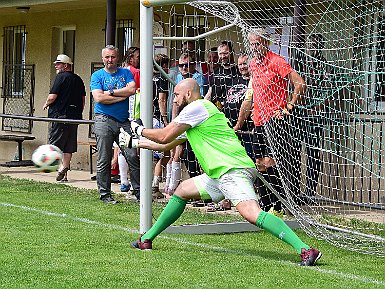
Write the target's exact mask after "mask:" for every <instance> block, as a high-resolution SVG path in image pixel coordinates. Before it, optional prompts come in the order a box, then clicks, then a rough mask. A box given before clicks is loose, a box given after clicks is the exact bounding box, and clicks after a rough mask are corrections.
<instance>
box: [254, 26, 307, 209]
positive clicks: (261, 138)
mask: <svg viewBox="0 0 385 289" xmlns="http://www.w3.org/2000/svg"><path fill="white" fill-rule="evenodd" d="M248 39H249V43H250V49H251V51H252V53H253V57H254V58H253V59H252V60H251V62H250V71H251V73H252V89H253V96H254V100H253V121H254V125H255V131H254V153H255V156H256V165H257V169H258V170H259V171H260V172H261V173H262V174H263V176H264V177H265V179H266V180H267V181H268V182H269V183H271V184H272V185H273V187H274V188H275V189H276V190H277V191H278V193H279V194H280V195H281V196H284V191H283V187H282V183H281V180H280V177H279V174H278V171H277V169H276V162H280V161H281V165H282V166H284V167H285V168H286V171H285V173H286V174H287V176H286V178H287V179H288V181H287V185H288V187H289V190H291V191H296V190H298V188H299V171H298V169H296V168H298V165H297V163H298V162H300V157H299V149H298V150H295V151H294V153H293V151H292V148H294V147H295V146H296V145H295V144H294V143H293V139H294V141H295V139H296V135H297V134H298V129H297V128H291V127H290V126H289V125H285V123H284V121H283V120H284V116H285V117H286V118H285V119H286V120H287V118H288V117H290V115H291V114H292V112H293V109H294V108H295V106H296V104H297V101H298V100H299V99H300V97H301V96H302V95H303V94H304V92H305V90H306V85H305V81H304V80H303V79H302V77H301V76H300V75H299V74H298V73H297V72H296V71H295V70H294V69H293V68H292V67H291V66H290V65H289V64H288V63H287V62H286V60H285V59H284V58H283V57H281V56H279V55H278V54H275V53H273V52H271V51H270V50H269V48H268V46H269V44H270V41H269V37H268V35H267V34H266V32H265V30H264V29H257V30H254V31H252V32H250V33H249V35H248ZM288 82H290V84H291V85H293V86H294V90H293V93H292V94H291V95H290V96H289V95H288ZM267 132H269V136H270V139H272V140H273V141H275V142H278V141H281V142H282V145H281V146H279V147H282V148H283V150H282V151H281V150H280V151H279V152H276V154H275V156H276V157H279V158H280V159H277V160H275V159H273V151H272V147H271V144H270V143H269V142H268V140H267V138H266V133H267ZM282 140H283V141H282ZM283 142H284V143H283ZM275 149H276V150H278V149H279V148H278V146H276V147H275ZM297 154H298V155H297ZM291 168H294V170H293V171H290V170H291ZM257 185H258V186H259V192H260V196H261V198H260V202H261V207H262V209H264V210H270V208H273V212H274V214H276V215H278V216H283V210H282V204H281V202H280V201H279V200H278V198H277V197H276V196H275V195H274V194H273V193H272V192H271V191H270V190H268V189H267V188H266V187H265V186H264V184H263V183H262V182H261V181H260V180H259V179H257Z"/></svg>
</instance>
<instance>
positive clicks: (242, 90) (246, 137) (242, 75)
mask: <svg viewBox="0 0 385 289" xmlns="http://www.w3.org/2000/svg"><path fill="white" fill-rule="evenodd" d="M238 70H239V74H238V75H237V76H236V78H235V79H234V80H233V85H232V86H231V87H230V88H229V90H228V91H227V95H226V99H225V103H224V106H223V113H224V114H225V116H226V117H227V118H228V119H229V120H230V123H231V126H232V128H233V129H234V130H235V131H236V133H237V134H238V135H239V138H240V140H241V142H242V145H243V146H244V147H245V149H246V152H247V154H248V155H249V157H250V158H251V159H254V155H253V146H252V134H251V132H252V131H253V129H254V124H253V120H252V119H251V117H250V115H251V113H250V112H251V109H250V106H251V101H250V99H245V96H246V94H247V91H248V85H249V81H250V72H249V65H248V56H247V55H246V54H241V55H240V56H239V57H238ZM244 102H250V104H246V109H245V104H244Z"/></svg>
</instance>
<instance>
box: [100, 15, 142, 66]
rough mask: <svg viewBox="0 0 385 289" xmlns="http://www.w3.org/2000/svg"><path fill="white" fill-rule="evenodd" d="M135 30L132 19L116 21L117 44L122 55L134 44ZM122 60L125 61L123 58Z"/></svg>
mask: <svg viewBox="0 0 385 289" xmlns="http://www.w3.org/2000/svg"><path fill="white" fill-rule="evenodd" d="M134 30H135V28H134V27H133V20H132V19H121V20H117V21H116V30H115V31H116V32H115V46H116V47H117V48H118V49H119V51H120V55H121V56H122V57H123V56H124V55H125V54H126V51H127V49H128V48H130V47H131V46H132V43H133V39H134ZM105 31H106V30H105ZM104 39H106V37H104ZM121 61H123V59H121Z"/></svg>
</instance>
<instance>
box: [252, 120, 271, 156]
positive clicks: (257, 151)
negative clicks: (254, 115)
mask: <svg viewBox="0 0 385 289" xmlns="http://www.w3.org/2000/svg"><path fill="white" fill-rule="evenodd" d="M253 152H254V157H255V158H256V159H260V158H264V157H273V156H272V152H271V149H270V146H269V142H268V140H267V138H266V132H265V128H264V126H256V127H255V128H254V134H253Z"/></svg>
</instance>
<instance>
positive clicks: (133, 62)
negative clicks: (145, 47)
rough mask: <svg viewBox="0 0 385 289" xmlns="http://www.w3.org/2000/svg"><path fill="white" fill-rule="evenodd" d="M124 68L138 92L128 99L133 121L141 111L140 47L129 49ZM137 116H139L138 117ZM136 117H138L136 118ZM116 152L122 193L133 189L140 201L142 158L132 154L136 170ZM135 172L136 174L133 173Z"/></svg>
mask: <svg viewBox="0 0 385 289" xmlns="http://www.w3.org/2000/svg"><path fill="white" fill-rule="evenodd" d="M122 66H123V67H124V68H126V69H129V70H130V71H131V73H132V75H133V76H134V80H135V84H136V91H135V94H133V95H131V96H130V97H129V98H128V107H129V108H128V111H129V119H130V120H133V119H135V118H138V117H139V111H140V49H139V47H135V46H132V47H130V48H128V49H127V52H126V55H125V58H124V62H123V65H122ZM136 114H137V115H136ZM135 115H136V116H135ZM114 150H116V151H118V152H117V155H118V167H119V174H120V191H121V192H124V193H126V192H128V191H130V189H131V188H132V193H133V195H135V196H136V198H137V199H139V195H140V184H139V182H138V181H136V180H139V174H140V173H139V172H137V171H136V168H137V167H139V166H140V158H139V154H138V152H137V154H136V155H135V154H134V152H132V154H130V158H131V163H134V168H132V167H131V166H130V165H129V163H127V161H126V158H125V156H124V155H123V154H122V152H121V151H120V149H119V147H118V146H116V147H115V148H114ZM132 170H134V172H132ZM129 172H130V180H132V181H131V185H130V183H129V180H128V173H129Z"/></svg>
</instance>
